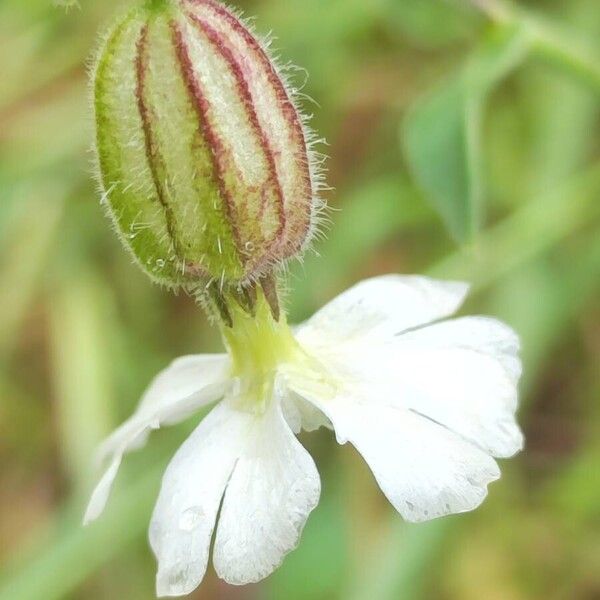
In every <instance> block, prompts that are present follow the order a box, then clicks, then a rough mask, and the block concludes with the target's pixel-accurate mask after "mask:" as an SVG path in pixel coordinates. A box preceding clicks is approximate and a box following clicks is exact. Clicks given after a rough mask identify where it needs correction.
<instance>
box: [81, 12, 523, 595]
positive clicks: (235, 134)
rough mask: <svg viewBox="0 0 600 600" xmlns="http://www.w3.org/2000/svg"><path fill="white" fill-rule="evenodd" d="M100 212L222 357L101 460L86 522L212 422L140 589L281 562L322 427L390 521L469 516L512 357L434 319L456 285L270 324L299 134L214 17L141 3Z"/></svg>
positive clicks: (111, 117) (289, 230)
mask: <svg viewBox="0 0 600 600" xmlns="http://www.w3.org/2000/svg"><path fill="white" fill-rule="evenodd" d="M93 77H94V80H93V91H94V109H95V121H96V151H97V159H98V174H99V183H100V186H101V188H102V193H103V195H102V198H103V204H104V205H105V207H106V210H107V212H108V214H109V216H110V218H111V219H112V222H113V224H114V226H115V229H116V231H117V233H118V235H119V237H120V238H121V240H122V241H123V243H124V244H125V246H126V247H127V249H128V250H129V251H130V252H131V254H132V256H133V257H134V260H135V261H136V263H137V264H138V265H139V266H140V267H141V268H142V269H143V270H144V271H145V272H146V273H147V274H148V275H149V276H150V277H151V278H152V279H153V280H154V281H156V282H158V283H160V284H162V285H164V286H166V287H169V288H173V289H180V290H183V291H185V292H187V293H189V294H190V295H192V296H194V297H195V298H197V299H198V301H199V302H200V303H201V305H202V306H203V307H204V308H205V309H206V310H207V311H208V313H209V315H210V316H211V317H212V319H213V320H214V322H215V323H216V324H217V325H218V327H219V329H220V332H221V334H222V338H223V341H224V345H225V347H226V350H227V352H226V353H224V354H219V355H201V356H188V357H184V358H180V359H178V360H176V361H175V362H173V363H172V364H171V366H169V367H168V368H167V369H166V370H165V371H163V372H162V373H160V374H159V375H158V376H157V377H156V378H155V380H154V381H153V382H152V383H151V385H150V387H149V388H148V390H147V391H146V393H145V394H144V396H143V398H142V400H141V402H140V404H139V407H138V408H137V410H136V412H135V413H134V415H133V416H132V417H131V418H130V419H129V420H128V421H126V422H125V423H124V424H123V425H122V426H121V427H119V428H118V429H117V430H116V431H115V432H114V433H113V434H112V435H111V436H110V437H109V438H108V439H107V440H106V442H105V443H104V444H103V446H102V448H101V450H100V458H101V460H102V462H103V463H104V465H105V471H104V474H103V475H102V477H101V479H100V481H99V483H98V484H97V487H96V489H95V490H94V492H93V494H92V498H91V500H90V503H89V506H88V509H87V512H86V515H85V521H86V522H88V523H89V522H91V521H93V520H95V519H97V518H98V517H99V516H100V514H101V513H102V511H103V510H104V507H105V505H106V503H107V500H108V497H109V495H110V491H111V488H112V485H113V482H114V480H115V477H116V476H117V472H118V470H119V467H120V465H121V462H122V460H123V457H124V456H125V455H126V454H127V453H128V452H131V451H133V450H136V449H139V448H140V447H142V446H143V445H144V444H145V443H146V441H147V438H148V437H149V434H150V433H151V432H152V431H153V430H156V429H158V428H160V427H163V426H167V425H173V424H176V423H179V422H181V421H183V420H185V419H187V418H188V417H191V416H192V415H193V414H195V413H197V412H198V411H204V410H208V409H210V412H209V413H208V415H207V416H206V417H205V418H204V419H203V420H202V421H201V423H200V425H199V426H198V427H197V428H196V430H195V431H194V432H193V433H192V434H191V436H190V437H189V438H188V439H187V440H186V441H185V442H184V443H183V445H182V446H181V448H180V449H179V451H178V452H177V453H176V455H175V456H174V458H173V459H172V460H171V462H170V464H169V466H168V468H167V470H166V473H165V475H164V478H163V481H162V486H161V490H160V494H159V498H158V501H157V503H156V507H155V509H154V514H153V516H152V520H151V524H150V543H151V546H152V549H153V551H154V553H155V555H156V557H157V559H158V574H157V593H158V595H159V596H179V595H185V594H188V593H190V592H192V591H193V590H194V589H195V588H196V587H197V586H198V585H199V584H200V582H201V581H202V579H203V577H204V575H205V573H206V569H207V565H208V560H209V550H210V547H211V544H213V539H214V544H213V557H212V558H213V564H214V567H215V569H216V572H217V573H218V575H219V576H220V577H222V578H223V579H224V580H226V581H227V582H229V583H232V584H238V585H241V584H246V583H250V582H256V581H259V580H261V579H263V578H265V577H267V576H268V575H269V574H270V573H272V572H273V570H274V569H276V568H277V567H278V566H279V565H280V564H281V562H282V560H283V558H284V556H285V555H286V554H287V553H288V552H290V551H291V550H293V549H294V548H295V547H296V546H297V544H298V542H299V538H300V535H301V532H302V529H303V527H304V525H305V523H306V520H307V518H308V516H309V514H310V512H311V511H312V510H313V509H314V508H315V507H316V506H317V503H318V500H319V495H320V480H319V475H318V473H317V470H316V467H315V464H314V462H313V460H312V458H311V457H310V455H309V454H308V453H307V452H306V450H305V449H304V448H303V446H302V445H301V444H300V442H299V441H298V439H297V438H296V435H297V434H298V433H300V432H301V431H302V430H304V431H313V430H316V429H319V428H321V427H324V428H328V429H331V430H332V431H333V432H334V434H335V436H336V438H337V441H338V442H339V443H340V444H346V443H350V444H352V445H353V446H354V447H355V448H356V449H357V450H358V452H359V453H360V454H361V455H362V456H363V458H364V459H365V461H366V463H367V464H368V465H369V467H370V469H371V471H372V472H373V475H374V476H375V479H376V481H377V483H378V484H379V486H380V488H381V490H382V491H383V493H384V494H385V495H386V497H387V498H388V499H389V501H390V502H391V503H392V505H393V506H394V507H395V509H396V510H397V511H398V512H399V513H400V514H401V515H402V517H403V518H404V519H406V520H407V521H414V522H419V521H426V520H428V519H433V518H436V517H441V516H443V515H448V514H453V513H460V512H465V511H469V510H472V509H474V508H475V507H477V506H478V505H479V504H480V503H481V502H482V501H483V499H484V498H485V496H486V493H487V486H488V484H489V483H490V482H492V481H494V480H496V479H498V477H499V476H500V471H499V469H498V465H497V464H496V461H495V460H494V459H495V458H507V457H510V456H512V455H513V454H515V453H516V452H518V451H519V450H520V449H521V447H522V444H523V438H522V435H521V432H520V430H519V427H518V425H517V423H516V420H515V412H516V409H517V383H518V379H519V377H520V373H521V363H520V360H519V341H518V338H517V336H516V334H515V333H514V332H513V331H512V330H511V329H510V328H509V327H507V326H506V325H504V324H502V323H501V322H499V321H497V320H494V319H492V318H486V317H461V318H455V319H449V318H450V317H451V316H452V315H453V314H454V313H455V312H456V311H457V310H458V309H459V307H460V306H461V304H462V302H463V300H464V298H465V296H466V294H467V285H465V284H463V283H456V282H444V281H437V280H433V279H429V278H426V277H418V276H399V275H387V276H382V277H377V278H374V279H369V280H366V281H363V282H361V283H359V284H358V285H356V286H354V287H353V288H351V289H350V290H348V291H346V292H344V293H343V294H342V295H341V296H339V297H338V298H337V299H335V300H333V301H332V302H331V303H330V304H328V305H326V306H325V307H324V308H323V309H322V310H320V311H319V312H317V313H316V315H315V316H313V317H312V318H311V319H310V320H308V321H307V322H306V323H304V324H302V325H300V326H299V327H296V328H292V327H290V326H289V325H288V323H287V317H286V314H285V310H284V307H283V306H282V303H281V302H280V296H279V287H280V283H279V274H280V273H281V272H282V267H283V266H284V265H285V263H286V262H287V261H288V260H290V259H292V258H295V257H298V256H300V255H301V253H302V251H303V250H304V249H305V248H306V247H307V245H308V244H309V242H310V240H311V238H312V237H313V236H314V232H315V230H316V228H317V226H318V222H319V215H320V212H321V210H322V203H321V202H320V200H319V199H318V197H319V189H320V186H321V184H320V181H321V180H320V173H319V168H318V159H317V158H316V155H315V153H314V152H313V151H312V149H311V140H312V134H311V133H310V131H309V129H308V126H307V124H306V122H305V120H304V119H303V118H302V117H301V116H300V113H299V111H298V109H297V106H296V99H295V96H294V93H293V91H292V90H291V89H290V86H288V85H287V84H286V78H285V76H284V74H283V73H282V71H281V69H278V68H277V66H276V64H275V63H274V62H273V61H272V60H271V58H270V56H269V54H268V52H267V48H266V46H265V45H264V44H262V43H260V42H259V41H258V40H257V39H256V38H255V37H254V35H253V34H252V33H251V31H250V30H249V29H248V27H247V26H246V25H245V24H244V22H243V21H242V20H241V19H240V18H239V16H238V15H236V14H235V13H234V12H233V11H231V10H230V9H228V8H226V7H225V6H223V5H222V4H221V3H220V2H217V1H216V0H146V1H144V2H142V3H141V4H140V5H139V6H136V7H134V8H133V9H131V10H130V11H129V12H127V13H126V14H125V15H124V17H122V18H121V19H120V20H119V21H118V22H117V24H116V25H115V26H114V27H113V28H112V29H111V31H110V33H109V35H108V36H107V37H106V39H105V43H104V45H103V48H102V50H101V52H100V54H99V56H98V59H97V61H96V68H95V70H94V73H93Z"/></svg>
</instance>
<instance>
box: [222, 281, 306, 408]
mask: <svg viewBox="0 0 600 600" xmlns="http://www.w3.org/2000/svg"><path fill="white" fill-rule="evenodd" d="M228 309H229V312H230V314H231V321H232V326H231V327H229V326H226V325H225V326H224V325H222V326H221V332H222V335H223V338H224V341H225V345H226V347H227V349H228V351H229V354H230V356H231V360H232V369H233V372H232V376H233V379H234V381H235V382H236V385H237V389H234V390H233V394H232V395H233V396H234V397H235V398H236V401H237V402H239V403H240V405H241V407H242V408H244V409H247V410H264V408H266V406H267V404H268V402H269V401H270V400H271V399H272V398H273V396H274V387H275V384H276V376H277V371H278V368H279V366H280V365H281V364H283V363H288V362H296V361H298V362H303V360H304V358H305V354H304V351H303V350H302V348H301V347H300V345H299V344H298V342H297V341H296V339H295V338H294V335H293V334H292V331H291V329H290V327H289V325H288V324H287V320H286V317H285V315H281V316H280V318H279V320H278V321H276V320H275V319H274V318H273V314H272V310H271V308H270V306H269V303H268V302H267V299H266V298H265V295H264V293H263V292H262V290H258V294H257V299H256V304H255V311H254V314H250V313H248V312H247V310H245V309H244V308H242V307H241V306H238V305H236V304H235V303H234V302H231V303H229V305H228Z"/></svg>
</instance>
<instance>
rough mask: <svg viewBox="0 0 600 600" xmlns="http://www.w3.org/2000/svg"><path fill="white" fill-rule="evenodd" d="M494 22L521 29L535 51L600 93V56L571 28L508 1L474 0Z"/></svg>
mask: <svg viewBox="0 0 600 600" xmlns="http://www.w3.org/2000/svg"><path fill="white" fill-rule="evenodd" d="M472 2H473V4H474V5H475V6H476V7H477V8H478V9H479V10H481V11H482V12H483V13H484V14H485V15H486V16H487V17H489V18H490V19H491V20H492V21H494V22H495V23H498V24H502V25H512V26H515V27H519V28H521V30H522V31H523V32H524V33H525V34H526V35H527V36H528V37H529V39H530V42H531V47H532V50H533V51H534V53H536V54H537V55H538V56H541V57H543V58H545V59H547V60H549V61H550V62H551V63H552V64H554V65H556V66H559V67H561V68H564V69H566V70H567V71H568V72H570V73H573V74H575V75H577V76H578V77H579V78H580V79H582V80H583V81H585V82H586V83H587V84H588V85H589V86H590V87H592V88H594V89H595V90H597V91H598V93H600V58H599V57H598V56H596V55H597V50H596V49H595V48H593V47H589V46H588V45H587V44H585V43H582V41H581V40H580V39H579V38H578V37H577V36H576V35H574V34H572V33H570V32H569V31H568V30H567V29H564V28H561V27H559V26H558V25H557V24H555V23H553V22H552V21H550V20H547V19H545V18H544V17H542V16H539V15H537V14H533V13H531V12H530V11H528V10H525V9H522V8H520V7H518V6H516V5H515V4H513V3H512V2H508V1H506V0H472Z"/></svg>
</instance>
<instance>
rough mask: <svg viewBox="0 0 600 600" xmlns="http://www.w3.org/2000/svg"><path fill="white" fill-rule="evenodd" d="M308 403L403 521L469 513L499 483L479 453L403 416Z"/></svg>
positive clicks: (380, 409) (339, 402) (359, 406)
mask: <svg viewBox="0 0 600 600" xmlns="http://www.w3.org/2000/svg"><path fill="white" fill-rule="evenodd" d="M311 400H312V401H313V402H314V403H315V404H316V405H317V406H319V408H321V410H323V412H325V413H326V414H327V416H328V417H329V418H330V419H331V422H332V423H333V426H334V429H335V432H336V436H337V439H338V442H339V443H341V444H344V443H346V442H350V443H352V445H353V446H354V447H355V448H356V449H357V450H358V451H359V452H360V454H361V455H362V456H363V458H364V459H365V461H366V462H367V464H368V465H369V467H370V468H371V471H372V472H373V474H374V475H375V478H376V479H377V482H378V483H379V486H380V487H381V489H382V491H383V492H384V494H385V495H386V496H387V498H388V499H389V500H390V502H391V503H392V504H393V505H394V507H395V508H396V510H398V512H399V513H400V514H401V515H402V516H403V517H404V518H405V519H406V520H407V521H414V522H417V521H427V520H429V519H434V518H437V517H441V516H444V515H448V514H453V513H460V512H466V511H470V510H473V509H474V508H476V507H477V506H479V505H480V504H481V502H482V501H483V500H484V498H485V496H486V494H487V486H488V484H489V483H491V482H492V481H494V480H496V479H498V478H499V477H500V470H499V469H498V465H497V464H496V462H495V461H494V459H493V458H492V457H490V456H489V455H488V454H486V453H485V452H484V451H482V450H481V449H479V448H477V447H476V446H474V445H473V444H471V443H469V442H467V441H466V440H464V439H463V438H462V437H461V436H459V435H458V434H456V433H453V432H451V431H450V430H448V429H446V428H445V427H442V426H441V425H439V424H437V423H434V422H433V421H431V420H429V419H426V418H423V417H421V416H419V415H416V414H414V413H412V412H411V411H409V410H403V409H399V408H395V407H390V406H385V405H382V404H380V403H369V402H368V401H367V402H361V401H359V400H357V399H356V398H352V397H350V396H348V397H337V398H335V399H333V400H328V401H321V400H319V399H318V398H313V399H311Z"/></svg>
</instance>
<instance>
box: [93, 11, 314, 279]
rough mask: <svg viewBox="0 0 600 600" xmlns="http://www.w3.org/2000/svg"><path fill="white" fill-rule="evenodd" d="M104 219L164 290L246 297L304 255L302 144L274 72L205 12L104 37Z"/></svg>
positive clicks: (237, 24) (307, 173)
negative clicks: (206, 289)
mask: <svg viewBox="0 0 600 600" xmlns="http://www.w3.org/2000/svg"><path fill="white" fill-rule="evenodd" d="M94 103H95V116H96V147H97V155H98V164H99V171H100V178H101V184H102V187H103V190H104V198H105V201H106V205H107V207H108V209H109V212H110V214H111V216H112V218H113V219H114V222H115V224H116V227H117V230H118V231H119V233H120V234H121V237H122V239H123V240H124V242H125V244H126V245H127V246H128V247H129V248H130V249H131V251H132V253H133V255H134V256H135V258H136V260H137V261H138V262H139V264H140V265H141V266H142V268H143V269H145V271H146V272H147V273H148V274H149V275H150V276H151V277H152V278H153V279H154V280H156V281H158V282H160V283H162V284H165V285H168V286H170V287H183V288H186V289H189V290H197V289H199V287H200V286H201V285H203V286H206V285H208V284H209V283H210V282H211V281H214V282H218V284H219V286H220V289H221V290H222V289H223V287H225V288H227V287H230V288H233V287H237V288H239V287H242V286H245V285H247V284H250V283H252V282H255V281H257V280H259V279H260V278H261V277H263V276H267V275H268V274H269V273H270V271H271V270H272V269H273V267H274V266H276V265H278V264H281V263H282V262H283V261H285V260H286V259H288V258H291V257H293V256H296V255H297V254H298V253H299V252H301V250H302V249H303V248H304V247H305V246H306V244H307V243H308V240H309V238H310V236H311V233H312V231H313V228H314V219H315V216H316V211H317V202H316V199H315V177H314V173H313V168H312V166H311V160H310V152H309V150H308V148H307V139H306V138H307V131H306V128H305V126H304V124H303V122H302V120H301V118H300V116H299V113H298V111H297V109H296V107H295V105H294V103H293V100H292V97H291V95H290V92H289V91H288V90H287V88H286V86H285V84H284V82H283V80H282V78H281V77H280V75H279V73H278V71H277V69H276V68H275V66H274V65H273V63H272V61H271V60H270V58H269V57H268V55H267V53H266V51H265V49H264V48H263V47H262V45H261V44H260V43H259V42H258V41H257V40H256V39H255V38H254V36H253V35H252V34H251V33H250V31H249V30H248V29H247V28H246V26H245V25H244V24H243V23H242V21H240V19H239V18H238V17H237V16H236V15H235V14H234V13H232V12H231V11H230V10H229V9H227V8H226V7H224V6H223V5H222V4H220V3H219V2H216V1H215V0H151V1H147V2H145V3H142V4H141V5H140V6H138V7H135V8H133V9H132V10H131V11H130V12H129V13H128V14H127V15H126V16H125V17H124V18H123V19H122V20H121V21H120V22H119V23H118V24H117V25H116V26H115V27H114V29H113V30H112V31H111V33H110V34H109V36H108V37H107V40H106V43H105V45H104V47H103V49H102V51H101V53H100V56H99V60H98V62H97V66H96V70H95V77H94Z"/></svg>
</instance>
